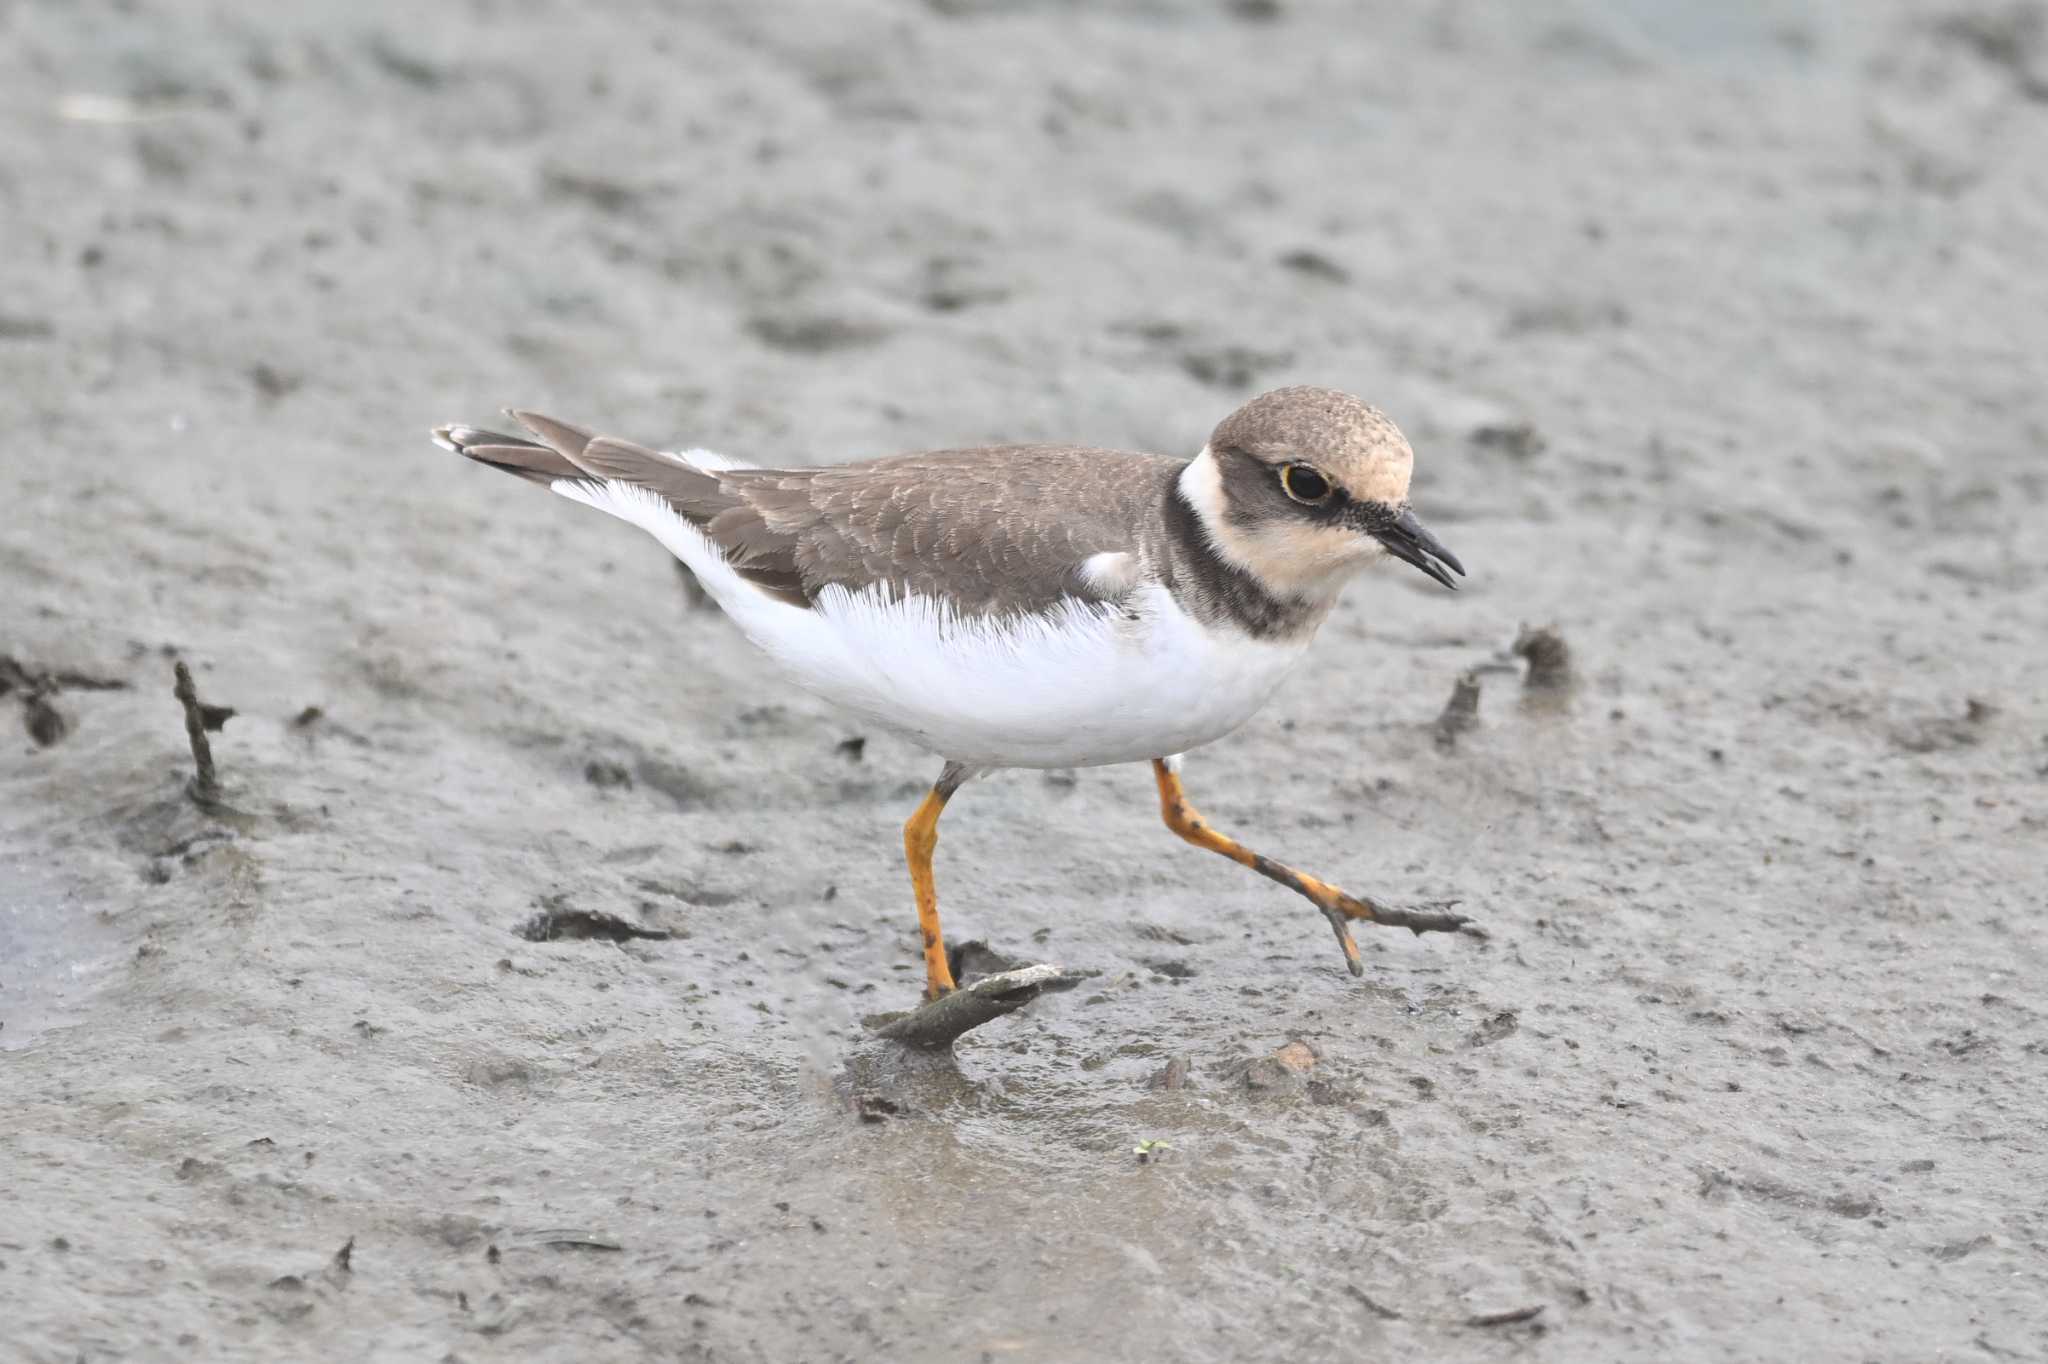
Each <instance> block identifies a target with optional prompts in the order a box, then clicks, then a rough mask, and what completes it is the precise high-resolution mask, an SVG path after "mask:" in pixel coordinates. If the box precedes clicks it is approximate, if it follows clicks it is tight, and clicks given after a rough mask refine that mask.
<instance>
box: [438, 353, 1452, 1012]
mask: <svg viewBox="0 0 2048 1364" xmlns="http://www.w3.org/2000/svg"><path fill="white" fill-rule="evenodd" d="M508 415H509V416H511V417H512V418H513V419H514V420H515V421H517V422H518V423H519V424H520V425H521V426H522V427H524V428H525V429H526V431H527V432H528V434H529V435H530V436H531V437H532V439H528V438H526V437H522V436H508V435H500V434H497V433H495V432H491V431H481V430H478V429H476V428H475V427H469V426H442V427H436V428H435V430H434V439H435V440H436V442H438V443H439V444H440V445H442V446H443V447H445V448H447V449H449V450H453V451H454V452H455V453H457V454H460V455H466V456H468V457H469V458H470V459H473V460H475V461H477V462H478V463H480V464H488V465H490V466H491V467H492V468H496V469H502V470H504V471H505V472H506V473H510V474H517V475H518V476H519V477H521V478H524V479H527V480H528V481H530V482H534V483H539V484H541V485H542V486H544V487H546V488H549V489H551V490H553V491H554V492H557V493H560V494H561V495H562V496H563V497H566V498H570V499H571V500H573V501H577V502H582V503H585V504H587V505H589V506H592V507H595V508H597V509H598V510H599V511H603V512H609V513H610V514H611V515H613V516H616V517H618V518H619V519H621V520H623V521H630V522H632V523H633V524H634V525H636V526H638V527H640V528H641V529H642V530H644V531H646V532H648V533H649V534H650V535H652V536H654V538H655V539H657V540H659V541H661V543H662V544H664V545H666V546H667V547H668V549H669V551H670V552H671V553H673V554H674V555H675V556H676V557H677V558H678V559H681V560H682V561H683V563H685V564H686V565H688V566H689V568H690V569H691V571H692V572H694V573H695V574H696V575H697V579H698V581H700V582H701V583H702V584H703V586H704V588H705V590H706V591H707V592H709V593H710V595H711V596H712V598H713V599H715V600H716V601H717V602H718V604H719V605H720V606H721V607H723V608H724V609H725V613H726V614H727V615H728V616H730V617H731V618H732V620H733V622H734V623H735V624H737V625H738V626H739V628H740V629H741V630H742V631H743V632H744V633H745V634H746V636H747V637H748V638H749V639H751V640H752V641H753V642H754V643H755V644H756V645H757V646H759V647H760V648H761V650H762V651H763V652H765V653H767V654H768V655H769V656H770V657H771V658H773V659H775V660H776V661H777V662H778V663H780V664H781V665H782V666H783V667H784V668H785V669H786V670H787V671H788V672H789V673H790V674H791V675H792V676H793V678H794V679H795V680H796V681H797V682H798V683H800V684H801V685H803V686H804V687H806V688H808V689H810V690H811V691H813V692H816V693H817V694H819V695H821V696H823V697H825V698H826V699H827V700H830V701H834V702H836V703H838V704H839V705H842V706H844V707H846V708H847V709H849V710H852V711H854V712H856V713H857V714H859V715H861V716H863V717H865V718H866V719H868V720H869V721H871V722H873V723H874V724H876V725H879V726H881V727H883V728H885V729H888V730H891V731H893V732H895V733H897V734H900V735H902V736H904V737H905V738H907V739H909V740H910V741H911V742H913V743H915V744H918V745H920V746H921V747H923V748H926V749H929V750H930V751H931V752H932V753H934V754H936V755H937V756H938V757H939V758H941V759H943V760H944V764H945V766H944V768H943V769H942V770H941V771H940V773H939V778H938V780H937V782H935V783H934V784H933V786H932V789H931V791H930V793H929V794H927V795H926V796H925V798H924V801H923V803H922V804H920V805H919V806H918V808H917V811H916V813H914V814H912V815H911V817H910V819H909V822H908V823H906V824H905V825H904V826H903V847H904V851H905V853H906V855H907V856H908V859H909V862H910V883H911V887H912V891H913V894H914V895H915V897H916V901H917V917H918V923H919V926H920V927H921V928H922V929H923V932H924V962H925V980H926V987H927V993H928V994H929V995H930V996H932V997H934V998H936V997H937V996H939V995H941V994H944V993H945V992H946V991H948V990H951V989H952V988H953V976H952V972H951V970H950V969H949V968H948V965H947V960H946V950H945V945H944V942H943V940H942V938H941V937H940V933H939V907H938V892H937V890H936V889H935V887H934V883H933V880H932V850H933V849H934V847H935V846H936V845H937V843H938V824H939V813H940V811H942V810H943V809H944V808H945V806H946V802H947V801H948V800H949V799H950V798H951V797H952V795H953V793H954V792H955V791H957V790H959V788H960V786H961V784H962V783H964V782H966V781H967V780H968V779H969V778H971V777H974V776H976V775H979V774H980V773H983V772H986V771H989V770H991V769H994V768H1001V767H1037V768H1064V767H1085V766H1101V765H1104V764H1108V763H1125V762H1150V763H1151V765H1152V772H1153V776H1154V778H1155V780H1156V782H1157V784H1158V788H1159V803H1160V810H1161V813H1162V814H1163V815H1164V817H1165V820H1166V824H1167V827H1168V828H1170V829H1172V830H1173V832H1174V833H1176V834H1178V835H1180V836H1181V837H1182V838H1184V839H1186V840H1187V841H1188V842H1190V843H1193V844H1195V845H1196V846H1197V847H1202V848H1208V849H1210V850H1211V851H1213V852H1218V853H1221V854H1223V855H1224V856H1225V857H1228V858H1230V859H1231V860H1232V861H1234V862H1237V863H1240V864H1242V865H1243V866H1246V867H1249V868H1251V869H1252V870H1253V871H1256V872H1258V873H1260V874H1261V875H1264V876H1267V877H1270V878H1272V879H1273V880H1275V881H1278V882H1279V883H1280V884H1281V885H1283V886H1286V887H1288V888H1289V889H1290V890H1293V891H1296V892H1298V893H1299V894H1301V895H1303V896H1305V897H1307V898H1308V899H1309V900H1310V901H1311V902H1312V903H1314V904H1315V906H1316V907H1317V908H1318V909H1320V910H1321V911H1322V912H1323V914H1324V916H1325V917H1326V918H1327V919H1328V920H1329V922H1330V925H1331V927H1332V928H1333V929H1335V931H1336V934H1337V940H1338V942H1339V944H1341V945H1342V947H1343V949H1344V955H1345V959H1346V962H1347V964H1348V965H1349V967H1350V969H1351V973H1352V974H1353V975H1360V974H1362V973H1363V967H1362V965H1361V963H1360V961H1359V957H1358V947H1357V944H1356V943H1355V942H1354V941H1353V940H1352V937H1351V933H1350V930H1349V927H1348V924H1349V921H1350V920H1352V919H1360V920H1365V921H1369V922H1375V923H1381V924H1387V925H1392V926H1396V927H1405V928H1410V929H1413V930H1414V931H1415V932H1417V933H1422V932H1429V931H1439V932H1453V931H1457V930H1458V929H1460V928H1463V927H1465V926H1466V924H1467V920H1466V919H1465V917H1464V916H1462V915H1459V914H1453V913H1450V912H1448V910H1447V909H1443V908H1437V909H1402V908H1397V907H1395V906H1392V905H1387V904H1383V903H1380V902H1377V901H1374V900H1371V899H1366V898H1362V897H1357V896H1352V895H1347V894H1345V893H1344V892H1343V891H1341V890H1339V889H1337V888H1336V887H1335V886H1333V885H1330V884H1329V883H1328V882H1325V881H1321V880H1318V879H1317V878H1315V877H1313V876H1309V875H1307V874H1306V873H1303V872H1299V871H1296V870H1294V869H1293V868H1291V867H1288V866H1284V865H1282V864H1281V863H1279V862H1276V861H1274V860H1273V859H1271V858H1269V857H1266V856H1264V855H1262V854H1260V853H1256V852H1253V851H1252V850H1251V849H1249V848H1247V847H1245V846H1244V845H1243V844H1241V843H1239V842H1237V841H1236V840H1235V839H1232V838H1229V837H1227V836H1226V835H1224V834H1222V833H1220V832H1218V831H1217V830H1216V829H1214V828H1213V827H1211V826H1210V824H1209V823H1208V821H1207V820H1205V819H1203V818H1202V816H1201V815H1200V814H1198V813H1197V812H1196V811H1195V808H1194V807H1193V806H1192V805H1190V804H1189V803H1188V798H1187V795H1186V793H1185V791H1183V789H1182V787H1181V762H1182V755H1183V754H1185V753H1186V752H1187V751H1188V750H1190V749H1194V748H1199V747H1201V746H1202V745H1203V744H1206V743H1210V742H1212V741H1214V740H1216V739H1220V738H1222V737H1223V736H1224V735H1226V734H1228V733H1230V732H1231V731H1232V730H1234V729H1236V728H1237V727H1238V726H1239V725H1242V724H1243V723H1244V722H1245V721H1246V720H1248V719H1250V718H1251V716H1252V715H1253V714H1254V713H1255V712H1256V711H1257V710H1258V709H1259V707H1260V706H1262V705H1264V704H1265V701H1266V698H1267V697H1268V696H1270V695H1271V694H1272V692H1273V689H1274V687H1275V686H1276V685H1277V684H1278V683H1279V682H1280V680H1281V679H1282V678H1284V677H1285V676H1287V674H1288V672H1289V670H1291V669H1292V668H1293V667H1294V666H1295V664H1296V663H1298V662H1300V661H1301V658H1302V656H1303V654H1304V653H1305V652H1306V651H1307V649H1308V646H1309V642H1310V641H1311V640H1312V639H1313V638H1314V637H1315V633H1316V629H1317V627H1318V626H1320V625H1321V624H1322V622H1323V621H1324V619H1325V618H1327V617H1328V616H1329V614H1330V610H1331V608H1332V607H1333V606H1335V604H1336V602H1337V596H1338V593H1339V592H1340V591H1342V590H1343V587H1344V585H1345V584H1346V583H1347V582H1349V581H1350V580H1351V579H1352V578H1353V577H1355V576H1356V575H1357V574H1358V572H1359V571H1360V570H1361V569H1363V568H1365V567H1367V566H1368V565H1370V564H1372V563H1373V562H1375V561H1376V560H1379V559H1381V558H1383V557H1384V556H1386V555H1392V556H1393V557H1395V558H1397V559H1400V560H1402V561H1403V562H1405V563H1409V564H1412V565H1414V566H1415V567H1416V568H1418V569H1421V570H1422V571H1423V572H1424V573H1426V574H1428V575H1429V576H1430V577H1431V578H1434V579H1435V580H1436V581H1438V582H1440V583H1442V584H1443V585H1444V586H1445V587H1455V586H1456V584H1455V583H1454V582H1453V581H1452V579H1451V574H1452V573H1458V574H1463V573H1464V571H1465V570H1464V567H1463V565H1461V564H1460V563H1459V562H1458V559H1457V556H1456V555H1454V554H1452V553H1451V552H1450V550H1448V549H1446V548H1445V547H1444V545H1443V543H1442V542H1441V541H1439V540H1438V539H1437V538H1436V537H1435V536H1434V535H1432V534H1430V532H1429V531H1428V530H1427V529H1425V528H1424V526H1423V524H1422V522H1421V521H1419V520H1418V519H1416V515H1415V513H1414V511H1413V510H1412V509H1410V507H1409V505H1408V481H1409V475H1410V473H1411V471H1412V470H1413V468H1414V464H1415V455H1414V452H1413V451H1411V450H1410V449H1409V447H1408V442H1407V440H1406V439H1404V438H1403V437H1402V435H1401V433H1400V431H1399V430H1398V429H1396V428H1395V426H1394V424H1393V423H1392V422H1391V421H1389V420H1387V418H1386V417H1385V416H1384V415H1382V414H1381V413H1380V412H1379V411H1378V410H1377V409H1375V408H1372V407H1369V406H1367V405H1366V404H1365V403H1363V402H1360V401H1359V400H1358V399H1356V398H1354V397H1351V396H1350V395H1349V394H1345V393H1339V392H1336V391H1334V390H1332V389H1326V388H1305V387H1304V388H1283V389H1278V390H1276V391H1274V392H1271V393H1267V394H1264V395H1263V396H1261V397H1258V398H1254V399H1253V400H1252V401H1250V402H1248V403H1246V404H1245V405H1244V406H1243V407H1241V408H1239V409H1238V410H1237V411H1235V412H1233V413H1231V414H1230V415H1229V416H1228V417H1226V418H1224V420H1223V422H1222V424H1221V425H1219V426H1218V427H1217V428H1216V430H1215V432H1214V434H1212V435H1211V436H1210V438H1209V442H1208V444H1207V445H1206V446H1204V447H1203V449H1202V451H1201V453H1200V454H1198V455H1196V456H1195V458H1193V459H1192V460H1187V459H1177V458H1174V457H1171V456H1167V455H1148V454H1136V453H1133V452H1130V451H1125V450H1096V449H1087V448H1084V447H1080V446H1073V445H1003V446H989V447H982V448H976V449H961V450H934V451H929V452H926V453H921V454H908V455H896V456H893V457H890V458H887V459H874V460H868V461H865V462H863V463H859V464H846V465H836V466H826V467H821V468H809V469H765V468H755V467H751V466H748V465H745V464H742V463H739V462H738V461H735V460H731V459H727V458H724V457H723V456H719V455H714V454H712V453H711V452H710V451H708V450H685V451H683V452H682V453H680V454H669V453H665V452H663V451H659V450H651V449H648V448H647V447H646V446H644V445H635V444H634V443H633V442H631V441H626V440H620V439H618V438H616V437H612V436H598V435H595V434H594V433H592V432H590V431H587V430H585V429H583V428H581V427H577V426H571V425H569V424H568V423H566V422H560V421H556V420H554V419H553V418H551V417H544V416H541V415H540V414H539V413H535V412H519V411H514V412H510V413H508Z"/></svg>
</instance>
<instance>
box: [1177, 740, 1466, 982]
mask: <svg viewBox="0 0 2048 1364" xmlns="http://www.w3.org/2000/svg"><path fill="white" fill-rule="evenodd" d="M1180 763H1181V760H1180V756H1179V755H1178V754H1176V755H1174V756H1173V757H1170V758H1154V759H1153V760H1152V775H1153V777H1154V778H1155V779H1156V780H1157V781H1158V783H1159V813H1160V815H1161V817H1163V818H1164V819H1165V820H1166V827H1167V828H1169V829H1171V830H1173V831H1174V832H1175V833H1177V834H1179V835H1180V836H1181V837H1182V838H1184V839H1186V840H1187V841H1188V842H1190V843H1192V844H1194V845H1195V846H1196V847H1198V848H1207V849H1208V850H1209V851H1210V852H1214V853H1221V854H1223V855H1224V856H1225V857H1227V858H1229V859H1230V860H1231V861H1233V862H1235V863H1237V864H1238V865H1239V866H1241V867H1250V868H1251V869H1252V870H1253V871H1255V872H1257V873H1258V874H1259V875H1261V876H1264V877H1266V878H1268V879H1269V880H1274V881H1278V882H1279V883H1280V884H1281V885H1283V886H1285V887H1287V888H1288V889H1289V890H1291V891H1293V892H1294V893H1295V894H1297V895H1300V896H1303V897H1305V898H1306V899H1307V900H1308V901H1309V903H1310V904H1313V905H1314V906H1315V907H1316V908H1317V909H1320V910H1321V911H1322V912H1323V917H1324V918H1325V919H1328V920H1329V921H1330V927H1331V928H1332V929H1333V930H1334V931H1335V932H1336V934H1337V943H1338V945H1339V946H1341V947H1342V948H1343V949H1344V963H1345V965H1347V966H1348V967H1350V968H1351V974H1352V975H1354V976H1362V975H1364V974H1365V963H1364V962H1362V961H1360V960H1359V957H1358V944H1357V943H1356V942H1354V941H1353V940H1352V937H1351V925H1350V922H1349V921H1350V920H1352V919H1366V920H1370V921H1371V922H1373V923H1379V924H1385V925H1387V926H1388V927H1389V928H1406V929H1410V930H1412V931H1413V932H1416V933H1455V932H1457V931H1459V930H1460V929H1462V928H1464V927H1465V925H1466V924H1468V923H1470V922H1471V921H1470V920H1469V919H1467V918H1466V917H1465V916H1464V915H1462V914H1451V913H1447V912H1443V911H1434V910H1413V909H1398V908H1396V907H1394V906H1392V905H1383V904H1380V903H1379V902H1378V901H1375V900H1367V899H1361V898H1359V897H1358V896H1355V895H1347V894H1345V893H1344V892H1343V891H1341V890H1339V889H1337V887H1335V886H1333V885H1331V884H1330V883H1329V882H1327V881H1323V880H1320V879H1318V878H1316V877H1313V876H1310V875H1309V874H1308V873H1306V872H1300V871H1296V870H1295V869H1294V868H1292V867H1290V866H1287V865H1285V864H1284V863H1280V862H1275V861H1274V860H1273V859H1272V858H1270V857H1267V856H1266V855H1265V854H1264V853H1258V852H1253V851H1252V850H1251V849H1250V848H1247V847H1246V846H1244V844H1242V843H1240V842H1238V841H1237V840H1236V839H1234V838H1232V837H1230V836H1229V835H1228V834H1223V833H1219V832H1217V831H1216V829H1215V828H1213V827H1212V826H1211V825H1210V823H1209V821H1208V820H1206V819H1204V818H1202V815H1201V812H1200V811H1198V810H1196V809H1195V807H1194V806H1193V805H1190V804H1189V803H1188V795H1187V792H1186V791H1185V790H1184V789H1182V787H1181V784H1180Z"/></svg>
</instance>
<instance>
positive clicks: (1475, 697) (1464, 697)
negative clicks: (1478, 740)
mask: <svg viewBox="0 0 2048 1364" xmlns="http://www.w3.org/2000/svg"><path fill="white" fill-rule="evenodd" d="M1478 725H1479V672H1478V670H1477V669H1476V668H1475V669H1467V670H1466V671H1464V672H1462V673H1460V674H1458V680H1457V682H1456V683H1454V684H1453V685H1452V687H1451V699H1450V700H1449V701H1446V702H1445V703H1444V709H1443V713H1442V714H1441V715H1439V716H1437V717H1436V746H1437V747H1438V748H1441V749H1443V750H1444V751H1445V752H1449V751H1450V750H1451V749H1453V748H1455V747H1457V744H1458V736H1459V735H1460V734H1463V733H1464V732H1465V731H1466V730H1468V729H1475V728H1477V727H1478Z"/></svg>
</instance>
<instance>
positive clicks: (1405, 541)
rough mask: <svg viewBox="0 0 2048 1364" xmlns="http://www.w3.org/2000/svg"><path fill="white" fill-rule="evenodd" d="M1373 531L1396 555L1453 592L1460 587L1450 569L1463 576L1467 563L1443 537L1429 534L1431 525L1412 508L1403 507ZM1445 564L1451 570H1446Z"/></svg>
mask: <svg viewBox="0 0 2048 1364" xmlns="http://www.w3.org/2000/svg"><path fill="white" fill-rule="evenodd" d="M1372 535H1373V538H1374V539H1375V540H1378V541H1379V542H1380V543H1381V544H1383V545H1385V546H1386V547H1387V553H1389V554H1391V555H1393V556H1394V557H1395V558H1396V559H1399V560H1401V561H1402V562H1403V563H1410V564H1414V565H1415V566H1416V567H1417V568H1419V569H1421V570H1422V571H1423V572H1424V573H1427V574H1428V575H1429V576H1430V577H1432V578H1434V579H1436V580H1437V581H1438V582H1440V583H1442V584H1443V585H1444V586H1445V587H1448V588H1450V589H1451V590H1452V591H1453V592H1455V591H1457V590H1458V585H1457V584H1456V583H1454V582H1452V581H1451V573H1455V574H1457V575H1458V576H1459V577H1461V578H1462V577H1464V576H1465V566H1464V565H1463V564H1461V563H1459V562H1458V556H1457V555H1455V554H1453V553H1451V551H1450V550H1449V549H1448V548H1447V547H1446V546H1445V545H1444V542H1443V541H1441V540H1439V539H1437V538H1436V536H1434V535H1432V534H1430V532H1429V527H1427V526H1425V525H1423V524H1422V522H1421V521H1420V520H1418V519H1417V518H1416V515H1415V512H1414V510H1413V509H1412V508H1409V507H1403V508H1401V510H1400V511H1399V512H1398V513H1396V514H1395V516H1394V519H1393V520H1392V521H1390V522H1386V523H1384V524H1382V525H1379V526H1375V527H1374V528H1373V531H1372ZM1446 568H1449V569H1450V573H1446V572H1445V571H1444V570H1445V569H1446Z"/></svg>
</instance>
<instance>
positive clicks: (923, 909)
mask: <svg viewBox="0 0 2048 1364" xmlns="http://www.w3.org/2000/svg"><path fill="white" fill-rule="evenodd" d="M967 776H968V773H967V769H966V768H964V767H962V766H960V765H959V764H958V763H947V764H946V768H945V771H943V772H941V773H940V774H939V779H938V781H937V782H935V783H933V785H932V789H931V790H929V791H927V792H926V793H925V797H924V800H923V801H922V802H920V803H919V805H918V807H917V813H915V814H913V815H912V816H911V817H910V818H909V819H908V820H906V821H905V822H904V825H903V855H904V857H905V858H906V859H908V861H909V862H910V889H911V892H912V893H913V894H914V895H916V897H917V926H918V927H919V928H920V929H922V930H923V931H924V995H925V998H926V999H937V998H938V997H939V996H940V995H943V994H949V993H951V991H952V989H953V968H952V967H951V966H949V965H947V964H946V943H945V940H944V939H943V938H942V937H940V935H939V886H938V882H937V881H936V880H935V879H933V877H932V852H933V850H934V849H936V848H937V847H938V846H939V815H940V814H941V813H942V812H943V811H944V810H945V808H946V802H947V801H948V800H951V799H952V798H953V793H954V792H955V791H957V790H959V789H960V784H961V783H962V782H964V781H966V780H967Z"/></svg>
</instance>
